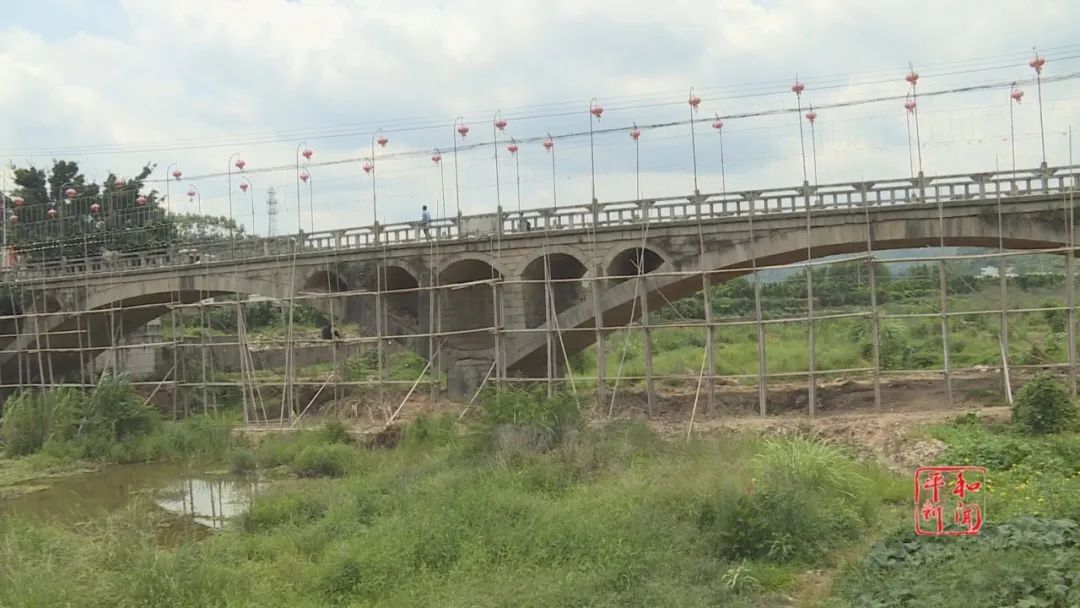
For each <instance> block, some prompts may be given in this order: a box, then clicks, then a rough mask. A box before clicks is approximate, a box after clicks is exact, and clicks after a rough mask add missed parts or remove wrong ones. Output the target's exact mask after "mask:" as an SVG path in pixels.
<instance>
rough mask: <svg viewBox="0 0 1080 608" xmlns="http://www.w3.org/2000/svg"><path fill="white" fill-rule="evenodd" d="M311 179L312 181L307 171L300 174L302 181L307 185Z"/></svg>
mask: <svg viewBox="0 0 1080 608" xmlns="http://www.w3.org/2000/svg"><path fill="white" fill-rule="evenodd" d="M309 179H311V174H310V173H308V172H307V171H304V172H303V173H301V174H300V181H302V182H304V183H305V184H306V183H307V180H309Z"/></svg>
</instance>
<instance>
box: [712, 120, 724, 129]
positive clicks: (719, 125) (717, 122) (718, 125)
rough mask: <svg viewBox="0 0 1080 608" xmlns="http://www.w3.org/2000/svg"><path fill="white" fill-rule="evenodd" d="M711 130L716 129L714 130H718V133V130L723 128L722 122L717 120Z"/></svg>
mask: <svg viewBox="0 0 1080 608" xmlns="http://www.w3.org/2000/svg"><path fill="white" fill-rule="evenodd" d="M712 128H714V129H716V130H718V131H719V130H720V129H723V128H724V121H722V120H717V121H716V122H714V123H712Z"/></svg>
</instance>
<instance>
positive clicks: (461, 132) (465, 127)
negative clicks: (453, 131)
mask: <svg viewBox="0 0 1080 608" xmlns="http://www.w3.org/2000/svg"><path fill="white" fill-rule="evenodd" d="M457 132H458V134H459V135H461V139H465V136H466V135H468V134H469V125H461V126H460V127H458V128H457Z"/></svg>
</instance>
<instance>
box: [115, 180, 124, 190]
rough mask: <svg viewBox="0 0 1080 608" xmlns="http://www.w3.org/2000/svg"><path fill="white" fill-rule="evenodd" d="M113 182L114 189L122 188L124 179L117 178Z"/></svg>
mask: <svg viewBox="0 0 1080 608" xmlns="http://www.w3.org/2000/svg"><path fill="white" fill-rule="evenodd" d="M115 184H116V189H117V190H123V189H124V180H122V179H117V180H116V182H115Z"/></svg>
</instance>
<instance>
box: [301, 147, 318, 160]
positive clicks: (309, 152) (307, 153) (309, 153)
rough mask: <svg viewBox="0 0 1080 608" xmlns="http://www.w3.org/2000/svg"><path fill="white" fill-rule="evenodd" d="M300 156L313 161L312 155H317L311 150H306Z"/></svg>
mask: <svg viewBox="0 0 1080 608" xmlns="http://www.w3.org/2000/svg"><path fill="white" fill-rule="evenodd" d="M300 154H303V155H304V158H306V159H308V160H311V155H312V154H315V153H314V152H312V151H311V148H304V151H303V152H301V153H300Z"/></svg>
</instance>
